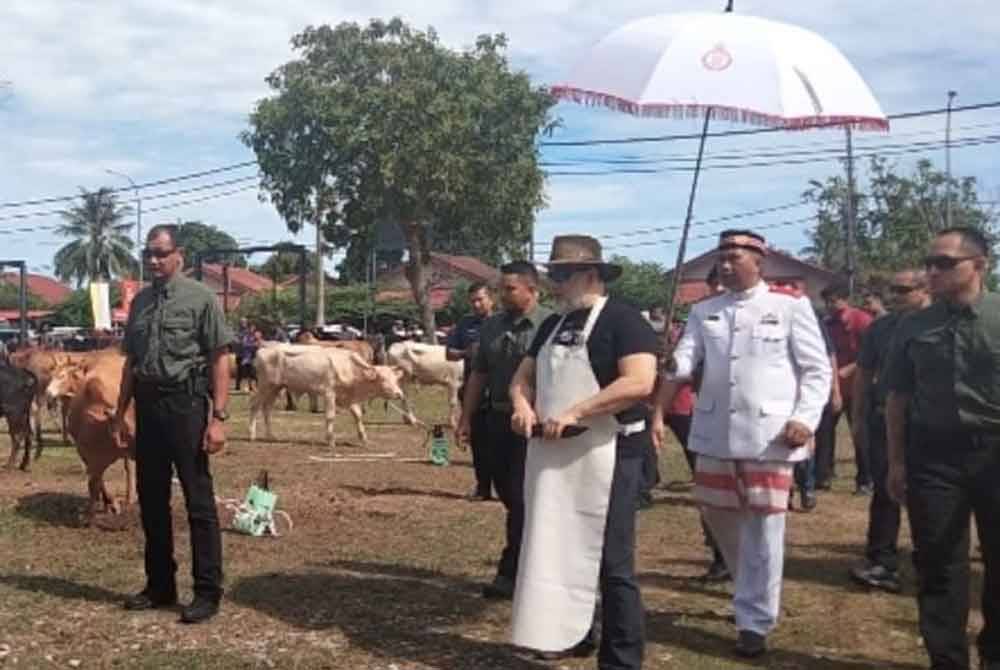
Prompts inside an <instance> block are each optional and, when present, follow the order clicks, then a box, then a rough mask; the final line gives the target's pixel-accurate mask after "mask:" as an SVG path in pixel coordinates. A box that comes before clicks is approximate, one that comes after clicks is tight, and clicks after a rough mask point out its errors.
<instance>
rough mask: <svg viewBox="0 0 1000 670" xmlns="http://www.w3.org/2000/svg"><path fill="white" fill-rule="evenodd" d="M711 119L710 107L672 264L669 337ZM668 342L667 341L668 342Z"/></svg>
mask: <svg viewBox="0 0 1000 670" xmlns="http://www.w3.org/2000/svg"><path fill="white" fill-rule="evenodd" d="M711 120H712V108H711V107H709V108H708V109H706V110H705V125H704V126H702V129H701V141H700V142H699V144H698V159H697V160H696V161H695V164H694V179H692V180H691V195H690V197H689V198H688V208H687V216H686V217H685V218H684V229H683V230H682V231H681V243H680V246H678V247H677V262H676V263H675V264H674V280H673V281H672V282H671V284H670V302H668V303H667V322H666V324H665V325H664V328H663V332H664V336H665V337H666V338H668V340H669V337H670V335H669V334H670V328H671V326H672V325H673V323H674V311H675V307H676V303H677V290H678V288H679V287H680V285H681V279H682V274H683V265H684V253H685V252H686V251H687V241H688V233H689V232H690V231H691V218H692V216H693V215H694V197H695V195H696V194H697V192H698V175H699V174H701V158H702V156H703V155H704V154H705V139H706V138H707V137H708V124H709V122H710V121H711ZM668 344H669V342H668Z"/></svg>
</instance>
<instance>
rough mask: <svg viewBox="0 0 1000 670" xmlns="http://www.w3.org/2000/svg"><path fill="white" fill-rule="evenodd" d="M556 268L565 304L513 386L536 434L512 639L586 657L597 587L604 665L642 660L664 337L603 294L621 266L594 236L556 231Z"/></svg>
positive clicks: (525, 431) (551, 652)
mask: <svg viewBox="0 0 1000 670" xmlns="http://www.w3.org/2000/svg"><path fill="white" fill-rule="evenodd" d="M548 273H549V278H550V279H551V280H552V281H553V283H554V284H555V291H554V292H555V295H556V297H557V298H558V299H559V302H560V303H561V306H562V310H563V312H564V314H563V315H562V316H554V317H550V318H549V319H547V320H546V321H545V322H544V323H543V324H542V327H541V328H540V329H539V332H538V334H537V335H536V337H535V340H534V342H533V343H532V346H531V348H530V349H529V350H528V353H527V355H526V356H525V358H524V360H523V361H522V362H521V365H520V367H519V368H518V371H517V373H516V374H515V376H514V380H513V381H512V383H511V389H510V391H511V402H512V403H513V409H514V416H513V417H512V425H513V428H514V430H515V431H516V432H518V433H520V434H522V435H525V436H532V439H531V441H530V443H529V446H528V454H527V460H526V464H525V480H524V491H525V523H524V530H523V534H522V546H521V558H520V567H519V571H518V574H517V585H516V590H515V594H514V626H513V627H514V631H513V641H514V644H516V645H519V646H522V647H526V648H529V649H534V650H537V651H538V652H539V653H540V655H541V656H542V657H544V658H549V659H551V658H561V657H565V656H569V655H577V656H582V655H588V654H589V653H590V652H591V651H592V650H593V641H592V635H591V630H592V628H591V626H592V623H593V615H594V606H595V603H596V598H597V587H598V585H599V587H600V593H601V602H602V608H601V613H602V627H601V629H602V640H601V646H600V652H599V655H598V665H599V667H601V668H608V669H611V668H614V669H616V670H633V669H636V670H637V669H638V668H641V667H642V657H643V647H644V633H643V609H642V601H641V598H640V594H639V586H638V583H637V582H636V579H635V514H636V501H637V497H638V495H639V490H640V487H641V485H642V463H643V456H644V454H645V452H646V450H647V449H649V448H650V442H651V438H650V434H649V426H648V418H649V417H648V409H647V407H646V406H645V404H643V400H645V399H646V398H648V397H649V395H650V394H651V393H652V390H653V385H654V383H655V380H656V353H657V351H658V349H659V343H658V341H657V338H656V334H655V333H654V331H653V329H652V327H651V326H650V325H649V323H648V322H647V321H646V319H645V318H644V317H643V316H642V314H641V313H639V312H638V311H637V310H635V309H633V308H631V307H629V306H627V305H625V304H622V303H619V302H616V301H614V300H608V299H607V297H606V296H605V294H606V283H607V282H609V281H613V280H614V279H616V278H617V277H618V276H619V275H620V274H621V268H620V267H619V266H616V265H612V264H608V263H604V262H603V261H602V260H601V247H600V244H599V243H598V241H597V240H595V239H593V238H591V237H587V236H582V235H570V236H561V237H557V238H555V240H554V241H553V244H552V257H551V259H550V262H549V270H548ZM580 428H585V429H586V430H585V431H584V432H582V433H581V432H579V431H580Z"/></svg>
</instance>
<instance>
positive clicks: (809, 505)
mask: <svg viewBox="0 0 1000 670" xmlns="http://www.w3.org/2000/svg"><path fill="white" fill-rule="evenodd" d="M800 495H801V497H802V511H803V512H811V511H813V510H814V509H816V494H815V493H813V492H811V491H802V492H801V494H800Z"/></svg>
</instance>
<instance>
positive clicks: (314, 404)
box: [309, 393, 319, 414]
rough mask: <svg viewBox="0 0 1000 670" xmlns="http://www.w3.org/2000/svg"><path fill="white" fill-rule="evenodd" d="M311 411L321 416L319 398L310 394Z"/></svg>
mask: <svg viewBox="0 0 1000 670" xmlns="http://www.w3.org/2000/svg"><path fill="white" fill-rule="evenodd" d="M309 411H310V412H312V413H313V414H319V396H318V395H316V394H315V393H310V394H309Z"/></svg>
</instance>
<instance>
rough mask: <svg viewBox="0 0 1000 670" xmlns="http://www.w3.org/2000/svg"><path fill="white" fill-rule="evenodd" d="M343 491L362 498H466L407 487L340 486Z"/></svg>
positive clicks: (443, 492) (438, 491)
mask: <svg viewBox="0 0 1000 670" xmlns="http://www.w3.org/2000/svg"><path fill="white" fill-rule="evenodd" d="M340 488H342V489H343V490H345V491H350V492H351V493H355V494H358V495H363V496H426V497H428V498H446V499H448V500H465V499H466V496H465V495H463V494H461V493H455V492H454V491H442V490H441V489H415V488H410V487H407V486H390V487H387V488H377V487H374V486H358V485H352V484H345V485H343V486H341V487H340Z"/></svg>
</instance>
